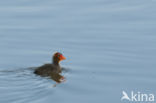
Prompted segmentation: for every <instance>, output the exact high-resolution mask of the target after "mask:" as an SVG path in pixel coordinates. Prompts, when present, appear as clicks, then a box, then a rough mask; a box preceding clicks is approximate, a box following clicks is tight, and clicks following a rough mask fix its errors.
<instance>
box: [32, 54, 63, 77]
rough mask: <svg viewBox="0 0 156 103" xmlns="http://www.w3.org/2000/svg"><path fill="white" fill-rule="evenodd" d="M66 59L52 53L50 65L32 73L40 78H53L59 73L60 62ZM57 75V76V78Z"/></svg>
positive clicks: (60, 69)
mask: <svg viewBox="0 0 156 103" xmlns="http://www.w3.org/2000/svg"><path fill="white" fill-rule="evenodd" d="M65 59H66V58H65V57H64V56H63V55H62V54H61V53H59V52H56V53H54V55H53V57H52V63H50V64H44V65H42V66H40V67H38V68H36V69H35V71H34V73H35V74H37V75H40V76H51V77H53V76H55V75H56V74H58V75H59V73H61V71H62V68H61V66H60V64H59V63H60V61H62V60H65ZM58 75H57V76H58Z"/></svg>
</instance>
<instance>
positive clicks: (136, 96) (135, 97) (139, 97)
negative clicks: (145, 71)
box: [121, 91, 154, 102]
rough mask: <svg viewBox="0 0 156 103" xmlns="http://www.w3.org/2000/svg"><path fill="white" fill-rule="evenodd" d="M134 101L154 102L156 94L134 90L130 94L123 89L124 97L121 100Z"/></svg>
mask: <svg viewBox="0 0 156 103" xmlns="http://www.w3.org/2000/svg"><path fill="white" fill-rule="evenodd" d="M124 100H127V101H132V102H133V101H134V102H137V101H138V102H153V101H154V94H152V93H151V94H146V93H141V92H136V93H135V92H134V91H131V93H130V94H129V95H128V94H127V93H126V92H125V91H122V97H121V101H124Z"/></svg>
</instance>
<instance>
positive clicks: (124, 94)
mask: <svg viewBox="0 0 156 103" xmlns="http://www.w3.org/2000/svg"><path fill="white" fill-rule="evenodd" d="M122 94H123V96H122V98H121V100H123V99H127V100H129V101H130V98H129V97H128V95H127V93H126V92H125V91H122Z"/></svg>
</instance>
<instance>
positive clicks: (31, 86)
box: [0, 68, 55, 103]
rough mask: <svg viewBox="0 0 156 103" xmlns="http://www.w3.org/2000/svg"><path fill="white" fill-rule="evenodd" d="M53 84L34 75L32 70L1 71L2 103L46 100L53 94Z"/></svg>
mask: <svg viewBox="0 0 156 103" xmlns="http://www.w3.org/2000/svg"><path fill="white" fill-rule="evenodd" d="M54 84H55V82H53V81H52V80H50V79H45V78H42V77H40V76H36V75H35V74H33V70H30V69H22V68H21V69H17V70H8V71H7V70H1V71H0V91H1V93H3V95H0V101H1V103H9V102H10V101H12V103H23V102H25V103H27V102H30V101H31V102H32V101H35V100H39V99H40V98H41V97H42V98H44V97H45V96H46V95H47V94H48V93H49V92H50V93H53V92H54V89H52V88H53V85H54Z"/></svg>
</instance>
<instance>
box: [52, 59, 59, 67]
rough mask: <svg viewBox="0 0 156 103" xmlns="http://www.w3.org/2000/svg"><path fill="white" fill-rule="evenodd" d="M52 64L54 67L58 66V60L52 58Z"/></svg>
mask: <svg viewBox="0 0 156 103" xmlns="http://www.w3.org/2000/svg"><path fill="white" fill-rule="evenodd" d="M53 64H54V65H56V66H59V60H57V59H55V58H53Z"/></svg>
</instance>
